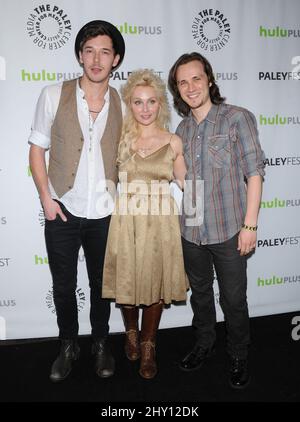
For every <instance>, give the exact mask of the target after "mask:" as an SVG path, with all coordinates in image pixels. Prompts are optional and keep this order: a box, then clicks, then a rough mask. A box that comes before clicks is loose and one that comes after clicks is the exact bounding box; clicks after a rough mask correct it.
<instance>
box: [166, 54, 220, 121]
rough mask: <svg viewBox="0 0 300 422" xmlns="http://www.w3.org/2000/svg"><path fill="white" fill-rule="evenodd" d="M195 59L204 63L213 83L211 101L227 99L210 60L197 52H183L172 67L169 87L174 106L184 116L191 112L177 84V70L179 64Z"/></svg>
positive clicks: (210, 81) (217, 101)
mask: <svg viewBox="0 0 300 422" xmlns="http://www.w3.org/2000/svg"><path fill="white" fill-rule="evenodd" d="M194 60H198V61H199V62H200V63H202V64H203V67H204V72H205V73H206V75H207V77H208V82H209V83H211V86H210V87H209V95H210V99H211V102H212V103H213V104H221V103H223V102H224V101H225V98H224V97H221V94H220V90H219V87H218V85H217V84H216V81H215V77H214V74H213V70H212V67H211V64H210V63H209V61H208V60H207V59H206V58H205V57H204V56H202V55H201V54H199V53H196V52H193V53H186V54H183V55H182V56H180V57H179V59H177V60H176V62H175V63H174V65H173V66H172V67H171V70H170V72H169V78H168V87H169V90H170V92H171V94H172V96H173V101H174V107H175V109H176V111H177V112H178V114H179V115H180V116H182V117H185V116H188V114H189V112H190V107H189V106H188V104H187V103H186V102H185V101H183V99H182V98H181V96H180V93H179V90H178V86H177V70H178V67H179V66H181V65H183V64H187V63H190V62H192V61H194Z"/></svg>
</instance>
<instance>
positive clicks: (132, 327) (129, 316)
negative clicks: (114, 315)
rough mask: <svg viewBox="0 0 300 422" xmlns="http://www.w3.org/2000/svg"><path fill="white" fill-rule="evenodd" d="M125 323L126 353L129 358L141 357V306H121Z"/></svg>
mask: <svg viewBox="0 0 300 422" xmlns="http://www.w3.org/2000/svg"><path fill="white" fill-rule="evenodd" d="M121 311H122V315H123V320H124V325H125V330H126V332H125V354H126V356H127V358H128V359H129V360H137V359H139V357H140V354H141V353H140V345H139V328H138V327H139V326H138V320H139V308H138V307H137V306H121Z"/></svg>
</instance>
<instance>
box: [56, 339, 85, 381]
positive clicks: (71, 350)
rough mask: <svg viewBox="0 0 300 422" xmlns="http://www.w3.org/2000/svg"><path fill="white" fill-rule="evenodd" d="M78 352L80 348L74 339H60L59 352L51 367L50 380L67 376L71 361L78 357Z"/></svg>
mask: <svg viewBox="0 0 300 422" xmlns="http://www.w3.org/2000/svg"><path fill="white" fill-rule="evenodd" d="M79 352H80V349H79V346H78V344H77V342H76V341H75V340H62V341H61V349H60V353H59V355H58V357H57V359H56V360H55V361H54V363H53V365H52V368H51V373H50V380H51V381H53V382H59V381H62V380H64V379H65V378H67V376H68V375H69V373H70V372H71V369H72V363H73V361H74V360H77V359H78V358H79Z"/></svg>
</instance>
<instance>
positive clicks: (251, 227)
mask: <svg viewBox="0 0 300 422" xmlns="http://www.w3.org/2000/svg"><path fill="white" fill-rule="evenodd" d="M257 227H258V226H247V224H243V225H242V228H243V229H246V230H250V231H251V232H256V230H257Z"/></svg>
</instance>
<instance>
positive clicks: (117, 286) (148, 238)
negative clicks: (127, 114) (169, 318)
mask: <svg viewBox="0 0 300 422" xmlns="http://www.w3.org/2000/svg"><path fill="white" fill-rule="evenodd" d="M174 158H175V153H174V151H173V149H172V147H171V145H170V144H166V145H164V146H163V147H161V148H159V149H158V150H156V151H154V152H153V153H152V154H149V155H147V156H146V157H142V156H140V155H139V154H138V153H137V152H134V151H132V150H131V153H130V156H129V158H128V160H127V161H126V162H124V163H122V164H121V165H120V166H119V177H120V193H119V195H118V197H117V200H116V209H115V211H114V213H113V215H112V217H111V222H110V227H109V234H108V241H107V247H106V255H105V262H104V270H103V287H102V297H103V298H113V299H115V300H116V302H117V303H119V304H127V305H137V306H138V305H151V304H153V303H157V302H159V301H160V300H161V299H162V300H164V302H165V303H166V304H169V303H171V302H172V301H185V300H186V292H187V289H188V281H187V276H186V274H185V271H184V263H183V255H182V246H181V235H180V226H179V216H178V209H177V206H176V203H175V200H174V199H173V197H172V196H171V194H170V182H171V181H172V180H173V161H174ZM125 178H127V183H123V182H122V181H123V180H124V179H125Z"/></svg>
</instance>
